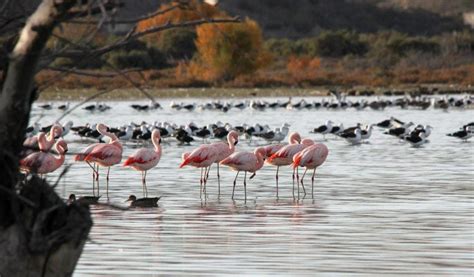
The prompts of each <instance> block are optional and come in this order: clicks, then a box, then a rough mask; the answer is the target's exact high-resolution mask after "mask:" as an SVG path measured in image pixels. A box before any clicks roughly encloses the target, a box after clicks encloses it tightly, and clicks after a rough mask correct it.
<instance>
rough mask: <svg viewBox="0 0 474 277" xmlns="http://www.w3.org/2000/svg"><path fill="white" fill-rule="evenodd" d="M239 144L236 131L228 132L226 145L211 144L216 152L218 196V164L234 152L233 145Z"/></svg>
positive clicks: (219, 143) (219, 187)
mask: <svg viewBox="0 0 474 277" xmlns="http://www.w3.org/2000/svg"><path fill="white" fill-rule="evenodd" d="M238 142H239V133H237V132H236V131H230V132H229V133H228V134H227V143H225V142H216V143H213V144H211V146H212V147H214V148H215V149H216V151H217V157H216V163H217V183H218V194H219V195H220V194H221V179H220V178H221V176H220V174H219V163H220V162H221V161H222V160H223V159H225V158H227V157H229V156H230V155H231V154H232V153H234V151H235V145H237V143H238ZM208 173H209V172H208ZM206 178H207V177H206Z"/></svg>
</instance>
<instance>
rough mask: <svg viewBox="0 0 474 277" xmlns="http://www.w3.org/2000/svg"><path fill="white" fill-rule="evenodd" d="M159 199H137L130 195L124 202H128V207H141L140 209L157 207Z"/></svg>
mask: <svg viewBox="0 0 474 277" xmlns="http://www.w3.org/2000/svg"><path fill="white" fill-rule="evenodd" d="M160 198H161V197H147V198H138V199H137V197H136V196H135V195H133V194H132V195H130V196H129V197H128V199H127V201H125V202H129V201H130V207H142V208H151V207H158V200H160Z"/></svg>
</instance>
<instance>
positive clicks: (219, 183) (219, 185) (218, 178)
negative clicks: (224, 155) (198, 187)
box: [217, 163, 221, 195]
mask: <svg viewBox="0 0 474 277" xmlns="http://www.w3.org/2000/svg"><path fill="white" fill-rule="evenodd" d="M217 195H221V175H220V174H219V163H217Z"/></svg>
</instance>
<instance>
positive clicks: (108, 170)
mask: <svg viewBox="0 0 474 277" xmlns="http://www.w3.org/2000/svg"><path fill="white" fill-rule="evenodd" d="M109 174H110V166H109V167H108V168H107V178H106V179H105V180H107V199H109Z"/></svg>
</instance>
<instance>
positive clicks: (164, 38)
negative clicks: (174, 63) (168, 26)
mask: <svg viewBox="0 0 474 277" xmlns="http://www.w3.org/2000/svg"><path fill="white" fill-rule="evenodd" d="M196 38H197V36H196V31H195V30H194V29H189V28H181V29H176V30H167V31H164V32H163V33H162V34H161V37H160V38H159V40H158V44H157V47H158V48H159V49H160V50H161V51H162V52H163V54H164V55H165V56H166V57H170V58H173V59H191V58H192V57H193V55H194V54H195V53H196V45H195V43H194V41H195V40H196Z"/></svg>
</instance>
